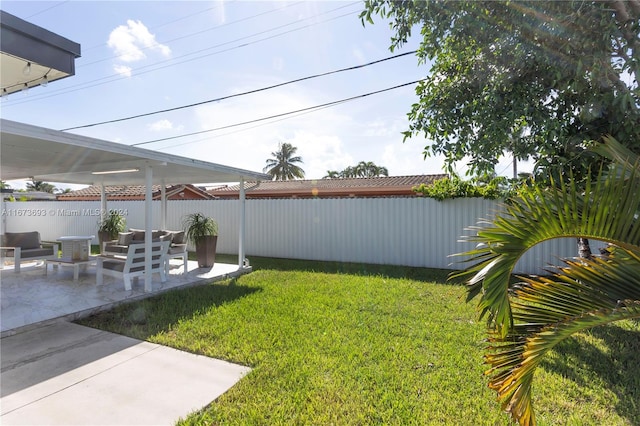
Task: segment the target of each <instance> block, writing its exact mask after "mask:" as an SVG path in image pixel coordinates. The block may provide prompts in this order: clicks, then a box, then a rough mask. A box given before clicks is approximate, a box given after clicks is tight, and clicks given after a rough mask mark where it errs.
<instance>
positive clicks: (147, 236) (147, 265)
mask: <svg viewBox="0 0 640 426" xmlns="http://www.w3.org/2000/svg"><path fill="white" fill-rule="evenodd" d="M144 177H145V195H144V291H145V292H150V291H152V290H153V285H152V279H153V274H152V273H151V265H152V263H151V257H152V253H151V240H152V238H153V236H152V235H151V230H152V228H153V210H152V206H153V192H152V189H153V188H152V186H153V168H152V167H151V165H149V164H147V165H146V167H145V173H144Z"/></svg>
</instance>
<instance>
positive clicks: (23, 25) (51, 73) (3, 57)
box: [0, 10, 80, 96]
mask: <svg viewBox="0 0 640 426" xmlns="http://www.w3.org/2000/svg"><path fill="white" fill-rule="evenodd" d="M79 57H80V45H79V44H78V43H75V42H73V41H71V40H68V39H66V38H64V37H62V36H59V35H58V34H55V33H52V32H51V31H48V30H45V29H44V28H41V27H39V26H37V25H34V24H32V23H30V22H27V21H24V20H22V19H20V18H18V17H16V16H13V15H11V14H10V13H7V12H5V11H2V10H0V69H2V73H0V85H1V86H2V87H1V89H0V94H1V95H3V96H4V95H9V94H11V93H14V92H18V91H20V90H23V89H25V88H30V87H34V86H39V85H42V84H47V83H49V82H51V81H54V80H59V79H61V78H65V77H69V76H72V75H74V74H75V59H76V58H79Z"/></svg>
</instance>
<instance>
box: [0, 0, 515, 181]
mask: <svg viewBox="0 0 640 426" xmlns="http://www.w3.org/2000/svg"><path fill="white" fill-rule="evenodd" d="M2 9H3V10H5V11H6V12H9V13H11V14H13V15H15V16H17V17H19V18H21V19H24V20H27V21H29V22H31V23H33V24H35V25H38V26H41V27H43V28H45V29H47V30H49V31H52V32H54V33H56V34H58V35H61V36H63V37H65V38H68V39H70V40H72V41H74V42H76V43H79V44H80V45H81V51H82V54H81V57H80V58H78V59H77V60H76V74H75V75H74V76H72V77H69V78H65V79H63V80H59V81H55V82H52V83H51V84H49V85H47V87H34V88H32V89H29V90H28V91H27V92H26V93H15V94H12V95H10V96H8V97H3V99H2V102H1V103H0V113H1V115H2V117H3V118H5V119H9V120H14V121H19V122H24V123H28V124H33V125H37V126H42V127H48V128H52V129H56V130H63V129H69V128H75V127H80V126H87V125H91V124H95V123H100V122H104V121H112V120H118V119H121V118H127V117H132V116H136V115H143V114H147V115H145V116H143V117H140V118H135V119H130V120H124V121H118V122H115V123H109V124H101V125H95V126H90V127H81V128H76V129H72V130H68V131H69V132H70V133H77V134H81V135H86V136H91V137H95V138H99V139H104V140H108V141H113V142H118V143H122V144H127V145H134V144H135V145H137V146H140V147H142V148H146V149H151V150H155V151H160V152H165V153H170V154H175V155H180V156H185V157H191V158H197V159H199V160H204V161H209V162H212V163H218V164H224V165H227V166H232V167H237V168H241V169H247V170H251V171H257V172H261V171H263V168H264V166H265V164H266V160H267V159H268V158H271V157H272V155H271V153H272V152H274V151H276V150H277V149H278V144H279V143H284V142H287V143H290V144H291V145H293V146H294V147H297V155H299V156H300V157H302V160H303V164H301V167H302V168H303V169H304V171H305V178H306V179H321V178H323V177H324V176H325V175H326V174H327V171H328V170H337V171H340V170H343V169H344V168H346V167H348V166H354V165H356V164H357V163H359V162H360V161H367V162H368V161H372V162H374V163H375V164H376V165H378V166H384V167H386V168H387V169H388V171H389V175H390V176H403V175H418V174H437V173H442V172H443V164H444V163H443V159H442V158H441V157H427V158H426V159H425V158H424V155H423V151H424V148H425V146H426V145H427V144H428V140H426V139H425V138H424V137H423V136H419V137H414V138H412V139H408V140H407V141H404V142H403V135H402V133H401V132H403V131H405V130H407V129H408V128H409V122H408V118H407V113H408V112H409V111H410V109H411V105H412V104H413V103H415V102H416V101H417V100H418V99H417V96H416V95H415V87H416V84H409V85H406V86H404V87H400V88H396V89H393V90H387V91H384V92H382V93H377V94H371V93H373V92H378V91H381V90H385V89H389V88H392V87H395V86H400V85H403V84H407V83H411V82H415V81H417V80H420V79H424V78H426V77H427V76H428V71H429V69H428V66H427V65H424V64H419V62H418V59H417V58H416V56H415V55H414V54H408V55H404V56H401V57H398V58H394V59H389V60H386V61H383V62H380V63H377V64H374V65H368V66H364V67H360V68H358V69H355V70H350V71H344V72H339V73H334V74H331V75H327V76H322V77H317V78H312V79H306V80H304V81H301V82H296V83H292V84H286V85H282V86H280V87H277V88H273V89H268V90H259V89H263V88H267V87H269V86H274V85H278V84H282V83H287V82H290V81H292V80H297V79H302V78H305V77H309V76H314V75H317V74H322V73H327V72H331V71H336V70H341V69H344V68H349V67H354V66H361V65H365V64H368V63H370V62H373V61H378V60H382V59H385V58H390V57H392V56H395V55H400V54H403V53H407V52H411V51H413V50H416V49H417V48H418V45H419V32H416V34H417V35H418V36H415V35H414V36H413V38H412V39H410V40H409V41H408V42H407V43H406V44H405V45H404V46H402V47H401V48H400V49H396V50H394V51H393V52H391V51H390V49H389V47H390V43H391V37H392V35H393V32H392V30H391V29H390V28H389V24H388V21H386V20H384V19H382V18H379V17H378V18H376V19H375V24H374V25H369V24H367V25H366V26H363V25H362V23H361V21H360V19H359V17H358V15H359V13H360V12H361V11H362V9H363V2H362V1H355V2H353V1H331V0H324V1H245V0H236V1H137V2H131V1H104V2H95V1H73V0H71V1H56V2H41V1H5V0H3V1H2ZM256 90H258V91H257V92H256V93H251V94H244V93H245V92H249V91H256ZM365 94H370V95H369V96H364V97H362V95H365ZM234 95H237V96H234ZM229 96H232V97H231V98H227V99H222V100H217V99H220V98H225V97H229ZM354 97H355V98H356V99H354V100H350V101H347V102H342V103H338V104H336V105H333V106H328V107H324V108H315V109H313V107H316V106H319V105H324V104H327V103H332V102H336V101H341V100H344V99H348V98H354ZM196 103H200V105H197V106H192V107H187V108H179V107H183V106H187V105H191V104H196ZM175 108H179V109H176V110H174V111H171V112H165V113H158V114H150V113H154V112H156V111H160V110H166V109H175ZM309 108H312V109H309ZM304 109H308V110H306V111H303V112H298V113H293V114H288V113H291V112H295V111H298V110H304ZM282 114H286V115H282ZM277 115H282V116H280V117H277V118H270V119H268V117H272V116H277ZM245 122H251V123H248V124H243V125H238V124H240V123H245ZM223 127H224V129H220V128H223ZM215 129H218V130H215ZM193 133H198V134H197V135H191V136H185V135H189V134H193ZM167 138H170V139H167ZM159 139H165V140H162V141H158V140H159ZM152 141H157V142H152ZM501 160H502V161H501V162H500V163H499V164H498V166H497V167H496V171H497V172H498V174H503V175H509V174H510V173H511V165H510V164H511V159H510V158H503V159H501ZM458 171H459V173H461V174H464V172H465V166H464V164H459V165H458ZM521 171H525V170H521ZM9 183H10V184H11V187H12V188H15V189H19V188H21V187H24V182H9ZM56 186H57V187H58V188H65V187H71V188H73V189H76V188H77V186H73V185H64V184H61V185H56Z"/></svg>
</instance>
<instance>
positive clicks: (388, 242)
mask: <svg viewBox="0 0 640 426" xmlns="http://www.w3.org/2000/svg"><path fill="white" fill-rule="evenodd" d="M239 206H240V205H239V201H238V200H184V201H168V202H167V210H168V214H167V228H168V229H173V230H177V229H182V225H181V223H182V218H183V217H184V216H185V215H186V214H188V213H193V212H202V213H204V214H206V215H209V216H211V217H214V218H215V219H216V220H217V222H218V224H219V228H220V230H219V232H220V235H219V238H218V251H219V252H220V253H237V252H238V240H239V226H240V224H239V217H240V213H239V211H240V210H239ZM108 208H109V209H116V210H119V211H121V212H122V213H123V215H124V216H125V218H126V220H127V226H128V227H131V228H144V202H143V201H111V202H109V204H108ZM499 209H500V204H499V203H497V202H495V201H491V200H484V199H454V200H447V201H443V202H439V201H436V200H433V199H430V198H353V199H350V198H334V199H279V200H274V199H262V200H247V201H246V244H245V251H246V255H247V257H249V258H250V257H251V256H252V255H253V256H266V257H280V258H291V259H314V260H326V261H340V262H362V263H375V264H393V265H407V266H419V267H431V268H452V269H462V268H464V267H465V264H459V263H457V262H459V261H460V260H461V258H457V257H455V258H452V257H450V255H451V254H452V253H460V252H464V251H466V250H469V249H472V248H473V244H471V243H462V242H460V241H459V240H460V238H459V237H460V236H461V235H473V232H472V231H470V230H466V228H467V227H468V226H472V225H475V224H476V223H477V222H478V219H480V218H485V219H490V218H491V217H492V216H493V214H494V213H495V212H496V211H498V210H499ZM1 213H2V218H3V219H4V220H5V221H6V222H5V224H6V228H5V229H6V230H7V231H8V232H19V231H32V230H37V231H39V232H40V234H41V236H42V239H43V240H55V239H56V238H58V237H60V236H62V235H95V236H96V239H95V240H94V242H93V243H94V244H97V227H98V222H99V219H100V202H97V201H96V202H92V201H82V202H80V201H78V202H46V201H45V202H11V203H5V204H4V209H3V211H2V212H1ZM160 221H161V218H160V202H159V201H154V202H153V228H154V229H157V228H159V227H160ZM594 243H595V242H594ZM596 247H598V246H597V244H593V247H592V248H593V249H594V250H597V248H596ZM575 254H576V243H575V239H573V238H566V239H557V240H552V241H548V242H545V243H543V244H540V245H538V246H536V247H534V248H533V249H532V250H530V251H529V252H527V253H526V254H525V256H524V257H523V258H522V259H521V260H520V261H519V263H518V265H517V266H516V272H518V273H538V274H539V273H542V272H543V270H542V269H541V268H543V267H546V266H548V265H549V264H558V259H559V258H561V257H569V256H574V255H575Z"/></svg>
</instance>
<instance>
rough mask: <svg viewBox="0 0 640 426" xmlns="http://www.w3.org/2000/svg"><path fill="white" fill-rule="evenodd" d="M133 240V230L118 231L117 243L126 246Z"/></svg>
mask: <svg viewBox="0 0 640 426" xmlns="http://www.w3.org/2000/svg"><path fill="white" fill-rule="evenodd" d="M131 241H133V232H119V233H118V245H120V246H128V245H129V244H131Z"/></svg>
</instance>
